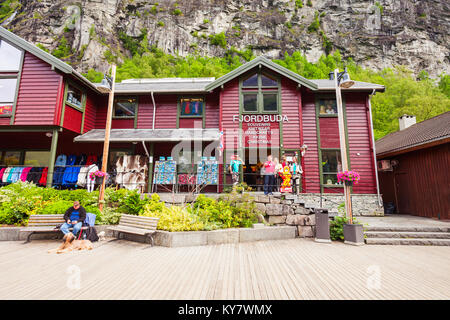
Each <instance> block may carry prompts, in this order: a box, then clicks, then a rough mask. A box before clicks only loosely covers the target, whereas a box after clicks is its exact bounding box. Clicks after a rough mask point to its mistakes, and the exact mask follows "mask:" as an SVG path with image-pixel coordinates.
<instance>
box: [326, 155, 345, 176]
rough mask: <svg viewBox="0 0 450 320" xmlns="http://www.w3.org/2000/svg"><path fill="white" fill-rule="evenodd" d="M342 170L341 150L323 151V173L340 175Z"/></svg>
mask: <svg viewBox="0 0 450 320" xmlns="http://www.w3.org/2000/svg"><path fill="white" fill-rule="evenodd" d="M341 170H342V166H341V152H340V151H339V150H322V172H323V173H338V172H339V171H341Z"/></svg>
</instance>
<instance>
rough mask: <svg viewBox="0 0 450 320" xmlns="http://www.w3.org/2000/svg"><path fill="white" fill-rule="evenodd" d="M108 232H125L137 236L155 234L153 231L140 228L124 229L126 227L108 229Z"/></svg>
mask: <svg viewBox="0 0 450 320" xmlns="http://www.w3.org/2000/svg"><path fill="white" fill-rule="evenodd" d="M108 230H112V231H120V232H125V233H133V234H139V235H145V234H151V233H154V232H155V231H152V230H147V229H141V228H133V227H126V226H114V227H109V228H108Z"/></svg>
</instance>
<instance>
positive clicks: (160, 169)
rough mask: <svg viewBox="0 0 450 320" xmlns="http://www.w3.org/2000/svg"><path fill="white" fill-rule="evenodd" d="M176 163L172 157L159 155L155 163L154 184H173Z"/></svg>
mask: <svg viewBox="0 0 450 320" xmlns="http://www.w3.org/2000/svg"><path fill="white" fill-rule="evenodd" d="M176 168H177V163H176V161H174V160H173V158H172V157H167V160H165V158H164V157H160V158H159V161H156V163H155V178H154V179H153V183H154V184H175V177H176Z"/></svg>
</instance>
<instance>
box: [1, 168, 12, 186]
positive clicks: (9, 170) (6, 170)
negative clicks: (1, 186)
mask: <svg viewBox="0 0 450 320" xmlns="http://www.w3.org/2000/svg"><path fill="white" fill-rule="evenodd" d="M11 169H12V167H7V168H6V169H5V171H4V172H3V177H2V182H6V180H7V179H8V176H9V173H10V172H11Z"/></svg>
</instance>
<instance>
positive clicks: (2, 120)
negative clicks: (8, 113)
mask: <svg viewBox="0 0 450 320" xmlns="http://www.w3.org/2000/svg"><path fill="white" fill-rule="evenodd" d="M10 121H11V118H10V117H0V126H7V125H9V123H10Z"/></svg>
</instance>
